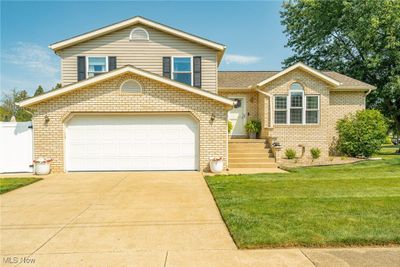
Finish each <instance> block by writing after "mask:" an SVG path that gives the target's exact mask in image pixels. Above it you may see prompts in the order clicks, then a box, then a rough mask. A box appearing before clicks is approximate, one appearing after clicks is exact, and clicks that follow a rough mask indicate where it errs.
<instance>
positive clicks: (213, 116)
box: [210, 113, 215, 122]
mask: <svg viewBox="0 0 400 267" xmlns="http://www.w3.org/2000/svg"><path fill="white" fill-rule="evenodd" d="M210 121H211V122H213V121H215V115H214V113H212V114H211V118H210Z"/></svg>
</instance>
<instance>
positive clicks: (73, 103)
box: [32, 74, 227, 172]
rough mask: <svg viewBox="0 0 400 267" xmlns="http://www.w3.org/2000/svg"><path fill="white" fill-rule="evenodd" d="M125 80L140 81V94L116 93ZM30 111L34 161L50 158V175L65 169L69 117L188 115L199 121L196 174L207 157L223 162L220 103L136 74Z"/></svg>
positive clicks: (224, 114) (224, 110) (224, 119)
mask: <svg viewBox="0 0 400 267" xmlns="http://www.w3.org/2000/svg"><path fill="white" fill-rule="evenodd" d="M127 79H136V80H137V81H139V82H140V83H141V85H142V87H143V91H142V94H121V92H120V89H119V87H120V85H121V83H122V82H124V81H125V80H127ZM32 109H33V110H35V113H34V117H33V129H34V147H35V158H37V157H39V156H44V157H50V158H52V159H53V162H52V167H53V171H55V172H62V171H64V140H65V138H64V137H65V129H64V126H65V123H67V121H68V119H69V117H70V116H71V114H74V113H138V112H146V113H147V112H151V113H157V112H163V113H168V112H171V113H176V112H182V113H190V114H191V115H193V116H194V117H195V118H196V119H197V120H198V123H199V129H200V130H199V131H200V133H199V138H200V140H199V146H200V147H199V153H200V155H199V157H200V170H207V169H208V162H209V158H210V157H214V156H223V157H224V158H227V107H226V106H225V105H223V104H221V103H219V102H216V101H213V100H211V99H207V98H205V97H201V96H198V95H195V94H192V93H189V92H185V91H183V90H181V89H177V88H174V87H172V86H168V85H165V84H162V83H160V82H157V81H153V80H150V79H147V78H143V77H140V76H138V75H133V74H125V75H121V76H119V77H115V78H112V79H109V80H107V81H104V82H102V83H98V84H94V85H91V86H88V87H85V88H82V89H79V90H77V91H73V92H70V93H68V94H65V95H61V96H59V97H56V98H53V99H50V100H48V101H45V102H41V103H38V104H36V105H33V106H32ZM212 114H214V116H215V120H214V121H212V120H211V117H212ZM46 115H47V117H48V118H49V121H48V122H47V123H46V122H45V116H46Z"/></svg>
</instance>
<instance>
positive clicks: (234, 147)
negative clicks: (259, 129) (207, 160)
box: [228, 139, 277, 169]
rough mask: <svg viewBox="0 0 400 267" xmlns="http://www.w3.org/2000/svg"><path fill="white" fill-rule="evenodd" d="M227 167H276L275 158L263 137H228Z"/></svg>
mask: <svg viewBox="0 0 400 267" xmlns="http://www.w3.org/2000/svg"><path fill="white" fill-rule="evenodd" d="M228 157H229V162H228V163H229V168H242V169H243V168H259V169H263V168H264V169H265V168H276V167H277V164H276V163H275V158H274V157H273V154H272V152H271V150H270V148H269V147H268V145H267V143H266V141H265V140H264V139H230V140H229V144H228Z"/></svg>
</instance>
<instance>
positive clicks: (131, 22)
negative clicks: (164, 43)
mask: <svg viewBox="0 0 400 267" xmlns="http://www.w3.org/2000/svg"><path fill="white" fill-rule="evenodd" d="M138 23H140V24H143V25H146V26H149V27H151V28H155V29H158V30H160V31H163V32H166V33H169V34H172V35H175V36H178V37H181V38H184V39H187V40H190V41H192V42H195V43H199V44H202V45H205V46H207V47H211V48H213V49H216V50H219V51H225V49H226V46H225V45H222V44H218V43H215V42H212V41H209V40H206V39H203V38H200V37H197V36H194V35H191V34H189V33H185V32H182V31H179V30H177V29H173V28H171V27H168V26H165V25H162V24H159V23H156V22H153V21H150V20H147V19H145V18H142V17H134V18H131V19H128V20H125V21H122V22H119V23H116V24H113V25H110V26H106V27H104V28H100V29H98V30H94V31H92V32H88V33H86V34H82V35H79V36H76V37H72V38H70V39H67V40H64V41H60V42H57V43H54V44H51V45H49V48H51V49H53V50H54V51H57V50H60V49H62V48H65V47H68V46H71V45H74V44H77V43H80V42H83V41H86V40H90V39H93V38H95V37H97V36H101V35H104V34H107V33H110V32H113V31H117V30H119V29H122V28H125V27H128V26H132V25H135V24H138Z"/></svg>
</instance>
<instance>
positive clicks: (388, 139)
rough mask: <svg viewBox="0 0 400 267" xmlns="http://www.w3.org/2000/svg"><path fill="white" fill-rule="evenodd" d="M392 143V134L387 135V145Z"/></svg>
mask: <svg viewBox="0 0 400 267" xmlns="http://www.w3.org/2000/svg"><path fill="white" fill-rule="evenodd" d="M391 144H392V138H390V136H386V138H385V145H391Z"/></svg>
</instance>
